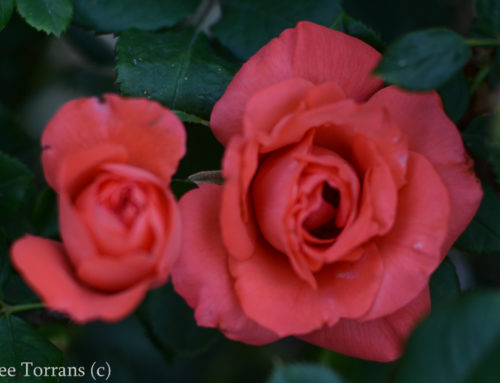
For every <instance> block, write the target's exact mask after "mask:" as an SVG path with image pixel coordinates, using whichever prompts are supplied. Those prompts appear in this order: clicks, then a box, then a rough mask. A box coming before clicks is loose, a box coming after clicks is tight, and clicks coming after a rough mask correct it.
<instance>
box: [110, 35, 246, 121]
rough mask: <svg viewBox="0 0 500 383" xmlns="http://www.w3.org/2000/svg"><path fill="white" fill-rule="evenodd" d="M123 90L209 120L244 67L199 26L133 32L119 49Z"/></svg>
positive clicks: (119, 65) (119, 43)
mask: <svg viewBox="0 0 500 383" xmlns="http://www.w3.org/2000/svg"><path fill="white" fill-rule="evenodd" d="M116 51H117V58H118V64H117V66H116V69H117V71H118V77H117V81H118V82H119V84H120V89H121V91H122V93H124V94H125V95H129V96H136V97H145V96H147V97H148V98H152V99H154V100H158V101H160V102H161V103H162V104H164V105H165V106H167V107H169V108H171V109H179V110H182V111H185V112H187V113H190V114H194V115H197V116H200V117H202V118H208V116H209V115H210V112H211V110H212V107H213V105H214V104H215V102H216V101H217V100H218V99H219V98H220V97H221V96H222V93H223V92H224V90H225V89H226V86H227V85H228V84H229V81H231V79H232V77H233V75H234V73H235V72H236V70H237V69H238V66H237V65H236V64H235V63H234V62H232V61H230V60H229V59H227V58H225V57H223V56H222V55H219V54H218V51H217V50H216V49H215V48H214V47H213V46H212V45H211V42H210V40H209V39H208V37H207V36H206V35H205V34H204V33H202V32H197V31H196V30H195V29H193V28H187V29H184V30H180V31H166V32H162V33H150V32H141V31H127V32H124V33H123V34H122V35H121V36H120V40H119V41H118V45H117V48H116Z"/></svg>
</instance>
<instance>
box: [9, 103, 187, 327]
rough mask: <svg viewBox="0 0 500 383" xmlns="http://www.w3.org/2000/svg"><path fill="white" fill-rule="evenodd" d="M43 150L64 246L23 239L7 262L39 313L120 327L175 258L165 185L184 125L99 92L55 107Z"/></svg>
mask: <svg viewBox="0 0 500 383" xmlns="http://www.w3.org/2000/svg"><path fill="white" fill-rule="evenodd" d="M42 148H43V152H42V163H43V169H44V173H45V177H46V179H47V182H48V183H49V185H50V186H52V187H53V188H54V190H55V191H56V192H57V195H58V204H59V223H60V231H61V237H62V241H63V243H62V244H61V243H59V242H56V241H52V240H48V239H44V238H38V237H34V236H31V235H27V236H25V237H24V238H21V239H19V240H18V241H16V242H15V243H14V245H13V247H12V249H11V258H12V262H13V264H14V266H15V267H16V268H17V269H18V270H19V272H20V273H21V275H22V276H23V277H24V278H25V280H26V281H27V282H28V284H29V285H30V286H31V287H32V288H33V289H34V290H35V291H36V292H37V293H38V294H39V295H40V296H41V297H42V299H43V300H44V302H45V303H46V305H47V307H48V308H50V309H54V310H58V311H61V312H64V313H66V314H68V315H69V316H70V317H71V318H72V319H73V320H75V321H77V322H86V321H90V320H94V319H102V320H105V321H116V320H119V319H122V318H123V317H124V316H126V315H127V314H129V313H130V312H131V311H132V310H133V309H134V308H135V307H136V306H137V305H138V304H139V302H140V301H141V300H142V298H143V296H144V294H145V293H146V292H147V290H148V289H150V288H153V287H157V286H159V285H161V284H163V283H165V282H166V281H167V278H168V275H169V272H170V269H171V267H172V264H173V262H174V261H175V260H176V259H177V257H178V254H179V250H180V233H181V227H180V216H179V213H178V208H177V204H176V201H175V198H174V196H173V195H172V193H171V192H170V190H169V189H168V185H169V184H170V178H171V176H172V175H173V174H174V173H175V171H176V169H177V164H178V162H179V160H180V158H181V157H182V156H183V155H184V151H185V132H184V128H183V125H182V123H181V122H180V121H179V119H178V118H177V117H176V116H175V114H174V113H172V112H171V111H169V110H167V109H165V108H163V107H162V106H161V105H159V104H158V103H156V102H151V101H148V100H145V99H124V98H121V97H119V96H117V95H112V94H108V95H106V96H105V97H104V100H103V101H99V100H98V99H97V98H89V99H78V100H74V101H71V102H69V103H67V104H66V105H64V106H63V107H62V108H61V109H60V110H59V112H58V113H57V114H56V115H55V116H54V118H53V119H52V120H51V121H50V122H49V124H48V125H47V128H46V129H45V131H44V133H43V136H42Z"/></svg>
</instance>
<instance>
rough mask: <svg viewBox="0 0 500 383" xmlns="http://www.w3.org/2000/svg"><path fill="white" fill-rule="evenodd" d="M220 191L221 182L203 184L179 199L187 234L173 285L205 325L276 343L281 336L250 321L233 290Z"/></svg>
mask: <svg viewBox="0 0 500 383" xmlns="http://www.w3.org/2000/svg"><path fill="white" fill-rule="evenodd" d="M221 192H222V187H221V186H218V185H213V184H200V185H199V189H195V190H192V191H190V192H188V193H187V194H185V195H184V196H183V197H182V199H181V201H180V203H179V205H180V210H181V213H182V219H183V225H184V230H183V233H184V234H183V249H182V254H181V257H180V258H179V260H178V261H177V263H176V264H175V265H174V268H173V270H172V281H173V284H174V288H175V290H176V291H177V292H178V293H179V294H180V295H181V296H182V297H184V299H185V300H186V301H187V303H188V304H189V305H190V306H191V307H192V308H193V309H194V310H195V317H196V321H197V323H198V324H199V325H200V326H206V327H218V328H220V329H221V330H222V331H223V332H224V333H225V334H226V336H227V337H228V338H230V339H234V340H239V341H242V342H245V343H249V344H255V345H259V344H265V343H269V342H273V341H275V340H276V339H278V336H277V335H276V334H274V333H273V332H271V331H269V330H267V329H265V328H263V327H261V326H259V325H258V324H256V323H255V322H253V321H252V320H250V319H248V318H247V317H246V316H245V314H244V313H243V311H242V310H241V307H240V304H239V302H238V299H237V297H236V295H235V293H234V291H233V285H232V280H231V277H230V275H229V272H228V269H227V264H226V262H227V258H228V254H227V253H226V251H225V249H224V245H223V243H222V239H221V235H220V229H219V222H218V217H219V208H220V200H221Z"/></svg>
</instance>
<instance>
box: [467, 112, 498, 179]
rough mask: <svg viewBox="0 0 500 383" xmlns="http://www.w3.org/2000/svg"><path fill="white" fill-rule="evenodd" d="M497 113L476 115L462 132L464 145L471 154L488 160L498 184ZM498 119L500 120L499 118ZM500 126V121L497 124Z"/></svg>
mask: <svg viewBox="0 0 500 383" xmlns="http://www.w3.org/2000/svg"><path fill="white" fill-rule="evenodd" d="M497 115H500V113H499V114H495V115H494V116H493V118H492V116H491V115H482V116H478V117H476V118H475V119H474V120H472V122H471V123H470V124H469V126H468V127H467V129H465V130H464V131H463V133H462V138H463V140H464V143H465V147H466V148H467V151H468V152H469V154H470V155H471V156H473V157H474V158H476V159H480V160H483V161H488V162H489V163H490V164H491V166H492V169H493V172H494V173H495V176H496V178H497V183H498V184H500V132H497V130H499V129H498V128H496V126H497V125H496V121H497V119H498V117H496V116H497ZM499 121H500V120H499ZM498 126H499V127H500V123H499V124H498Z"/></svg>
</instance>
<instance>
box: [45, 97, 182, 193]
mask: <svg viewBox="0 0 500 383" xmlns="http://www.w3.org/2000/svg"><path fill="white" fill-rule="evenodd" d="M102 144H108V145H109V144H115V145H118V146H122V147H124V148H125V150H126V153H127V162H128V163H129V164H131V165H135V166H137V167H140V168H143V169H145V170H148V171H150V172H152V173H153V174H156V175H157V176H158V177H160V178H161V179H163V180H164V181H165V182H169V180H170V177H171V176H172V174H173V173H174V172H175V170H176V169H177V164H178V162H179V159H180V158H181V157H182V156H183V155H184V152H185V132H184V129H183V126H182V123H181V122H180V121H179V119H178V118H177V117H176V116H175V114H174V113H173V112H171V111H169V110H167V109H165V108H163V107H162V106H161V105H160V104H158V103H156V102H152V101H149V100H145V99H124V98H121V97H120V96H117V95H113V94H107V95H105V96H104V101H100V100H99V99H97V98H95V97H93V98H82V99H77V100H74V101H71V102H68V103H67V104H65V105H64V106H63V107H62V108H61V109H60V110H59V112H58V113H57V114H56V115H55V116H54V117H53V118H52V120H51V121H50V122H49V123H48V125H47V127H46V129H45V131H44V133H43V136H42V148H43V153H42V163H43V168H44V172H45V177H46V178H47V182H48V183H49V184H50V185H51V186H52V187H53V188H54V189H56V190H57V191H59V189H60V188H59V187H58V184H57V177H58V173H59V170H60V165H61V163H63V162H64V161H65V158H66V157H67V156H68V155H69V154H73V153H76V152H78V151H81V150H85V149H88V148H92V147H96V146H100V145H102ZM165 148H168V150H165Z"/></svg>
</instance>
